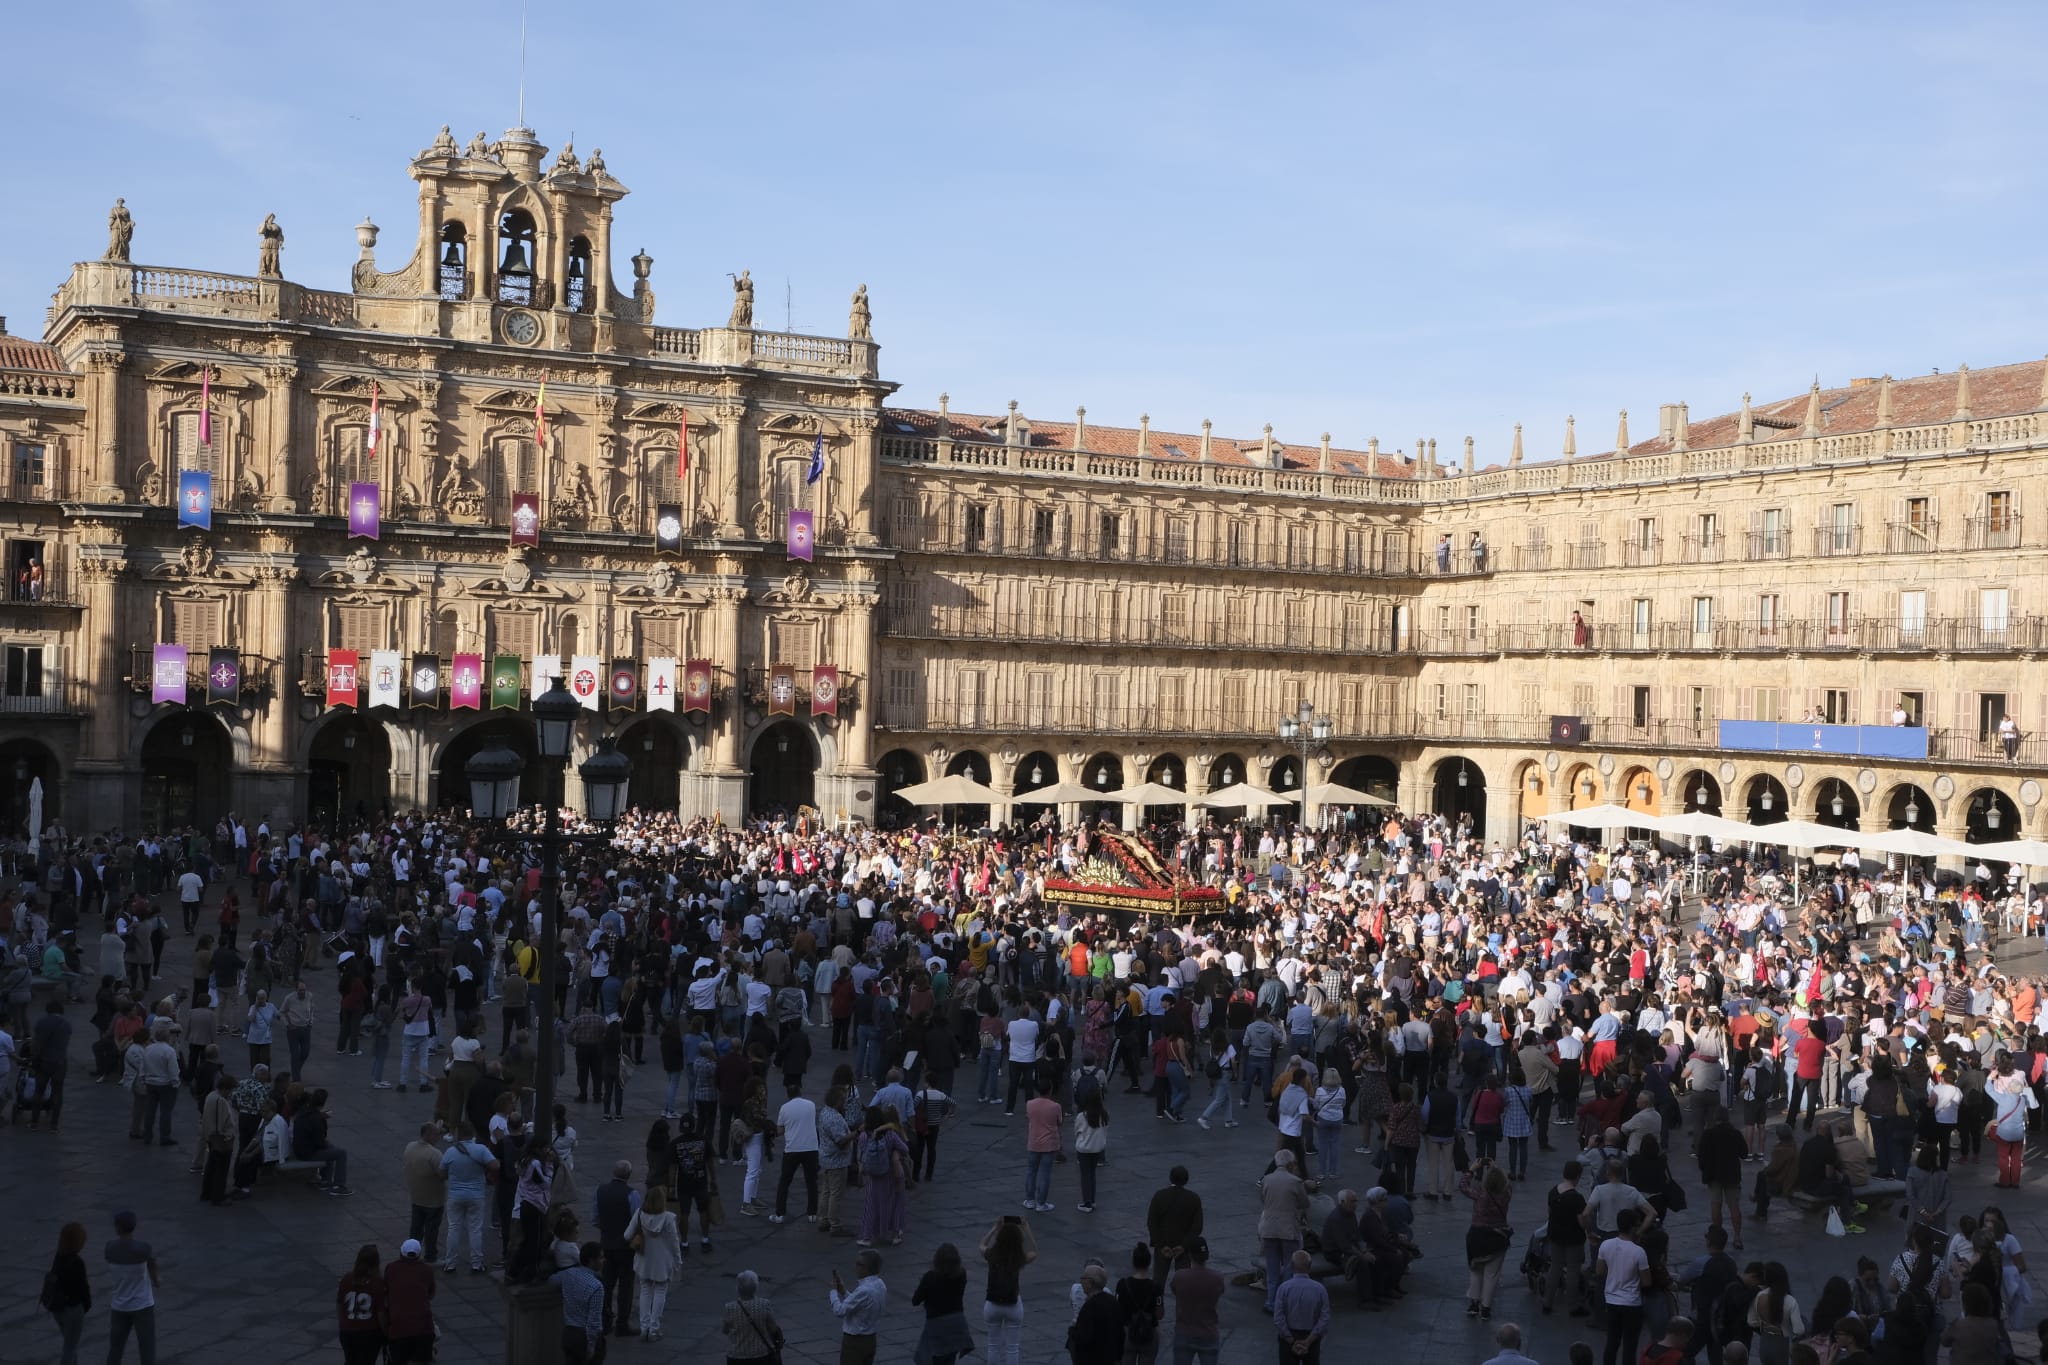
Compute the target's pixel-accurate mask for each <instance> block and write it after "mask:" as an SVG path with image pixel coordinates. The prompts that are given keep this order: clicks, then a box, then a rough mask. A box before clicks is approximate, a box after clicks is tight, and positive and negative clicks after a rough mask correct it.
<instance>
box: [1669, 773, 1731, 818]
mask: <svg viewBox="0 0 2048 1365" xmlns="http://www.w3.org/2000/svg"><path fill="white" fill-rule="evenodd" d="M1678 790H1679V791H1680V792H1682V793H1683V794H1684V796H1685V808H1686V809H1687V810H1690V811H1704V812H1706V813H1707V814H1708V815H1719V814H1720V813H1721V781H1720V779H1719V778H1717V777H1715V776H1714V775H1713V774H1712V773H1710V772H1708V771H1707V770H1706V769H1704V768H1694V769H1692V770H1691V771H1689V772H1687V773H1686V774H1685V775H1684V776H1682V777H1680V778H1679V779H1678Z"/></svg>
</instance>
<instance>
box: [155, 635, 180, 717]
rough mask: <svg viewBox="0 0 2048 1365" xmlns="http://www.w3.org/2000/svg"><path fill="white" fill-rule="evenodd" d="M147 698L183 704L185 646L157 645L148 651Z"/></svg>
mask: <svg viewBox="0 0 2048 1365" xmlns="http://www.w3.org/2000/svg"><path fill="white" fill-rule="evenodd" d="M149 699H150V700H151V701H153V702H171V703H172V704H174V705H178V706H183V705H184V704H185V646H183V645H158V646H157V647H156V648H155V649H154V650H152V651H151V652H150V660H149Z"/></svg>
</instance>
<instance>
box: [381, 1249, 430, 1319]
mask: <svg viewBox="0 0 2048 1365" xmlns="http://www.w3.org/2000/svg"><path fill="white" fill-rule="evenodd" d="M384 1293H385V1300H384V1301H385V1308H386V1311H387V1312H389V1313H390V1315H391V1335H392V1336H393V1337H396V1338H401V1339H402V1338H405V1337H430V1336H432V1335H434V1267H432V1266H430V1265H428V1264H427V1263H426V1262H425V1261H408V1260H405V1259H403V1258H401V1259H399V1260H396V1261H393V1262H392V1263H391V1264H390V1265H387V1266H385V1267H384Z"/></svg>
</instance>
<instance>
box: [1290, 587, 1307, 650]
mask: <svg viewBox="0 0 2048 1365" xmlns="http://www.w3.org/2000/svg"><path fill="white" fill-rule="evenodd" d="M1285 621H1286V629H1287V643H1288V644H1289V645H1290V646H1292V647H1293V648H1295V649H1302V648H1305V647H1306V646H1307V645H1308V643H1309V638H1308V600H1307V599H1306V598H1302V597H1290V598H1288V599H1287V607H1286V614H1285Z"/></svg>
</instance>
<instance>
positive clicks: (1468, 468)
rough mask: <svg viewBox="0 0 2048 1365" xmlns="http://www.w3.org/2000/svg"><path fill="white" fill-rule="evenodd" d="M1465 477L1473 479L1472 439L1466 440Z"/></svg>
mask: <svg viewBox="0 0 2048 1365" xmlns="http://www.w3.org/2000/svg"><path fill="white" fill-rule="evenodd" d="M1465 477H1466V478H1468V479H1469V478H1471V477H1472V438H1471V437H1470V436H1467V437H1466V438H1465Z"/></svg>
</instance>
